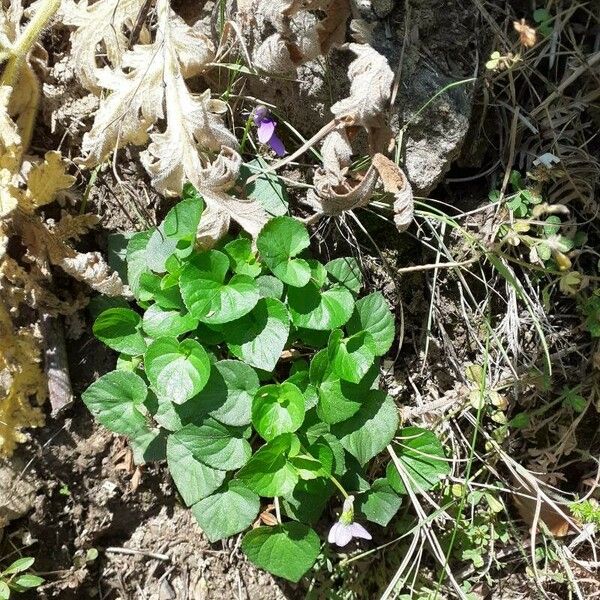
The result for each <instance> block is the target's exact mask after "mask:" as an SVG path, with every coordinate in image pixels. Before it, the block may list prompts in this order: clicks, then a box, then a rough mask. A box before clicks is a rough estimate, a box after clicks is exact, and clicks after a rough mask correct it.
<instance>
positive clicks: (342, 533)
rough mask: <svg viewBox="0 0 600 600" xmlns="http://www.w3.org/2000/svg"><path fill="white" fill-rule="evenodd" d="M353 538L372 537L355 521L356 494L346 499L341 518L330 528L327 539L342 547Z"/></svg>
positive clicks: (368, 538) (365, 538)
mask: <svg viewBox="0 0 600 600" xmlns="http://www.w3.org/2000/svg"><path fill="white" fill-rule="evenodd" d="M352 538H362V539H364V540H370V539H372V538H371V534H370V533H369V532H368V531H367V530H366V529H365V528H364V527H363V526H362V525H361V524H360V523H355V522H354V496H348V497H347V498H346V499H345V500H344V507H343V509H342V514H341V515H340V518H339V520H338V521H337V523H334V524H333V526H332V527H331V529H330V530H329V536H328V537H327V541H328V542H329V543H330V544H337V545H338V546H340V547H341V546H345V545H346V544H348V543H349V542H350V541H351V540H352Z"/></svg>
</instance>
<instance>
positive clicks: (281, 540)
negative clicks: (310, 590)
mask: <svg viewBox="0 0 600 600" xmlns="http://www.w3.org/2000/svg"><path fill="white" fill-rule="evenodd" d="M242 550H243V551H244V554H245V555H246V556H247V557H248V558H249V559H250V560H251V561H252V562H253V563H254V564H255V565H256V566H257V567H260V568H262V569H265V570H266V571H269V573H273V575H277V576H278V577H283V578H285V579H288V580H289V581H293V582H298V581H300V579H301V578H302V576H303V575H304V574H305V573H306V572H307V571H308V570H309V569H310V568H311V567H312V566H313V564H314V563H315V560H317V556H318V555H319V550H320V542H319V536H318V535H317V534H316V533H315V532H314V531H313V530H312V529H311V528H310V527H308V525H304V524H303V523H296V522H291V523H285V524H284V525H277V526H275V527H257V528H256V529H253V530H252V531H249V532H248V533H247V534H246V535H245V536H244V539H243V540H242Z"/></svg>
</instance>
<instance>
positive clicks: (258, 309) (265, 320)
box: [223, 298, 290, 371]
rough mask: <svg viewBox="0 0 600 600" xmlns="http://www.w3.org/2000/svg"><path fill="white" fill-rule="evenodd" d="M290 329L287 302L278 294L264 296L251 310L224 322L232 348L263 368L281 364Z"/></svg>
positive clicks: (254, 364)
mask: <svg viewBox="0 0 600 600" xmlns="http://www.w3.org/2000/svg"><path fill="white" fill-rule="evenodd" d="M289 331H290V320H289V315H288V312H287V310H286V308H285V305H284V304H283V303H282V302H280V301H279V300H275V299H274V298H262V299H261V300H259V301H258V303H257V304H256V306H255V307H254V308H253V309H252V311H251V312H250V313H248V314H247V315H245V316H243V317H242V318H241V319H238V320H237V321H233V322H231V323H226V324H225V325H224V326H223V333H224V335H225V339H226V341H227V347H228V348H229V350H230V352H231V353H232V354H233V355H235V356H237V357H238V358H240V359H241V360H243V361H244V362H246V363H247V364H249V365H251V366H253V367H256V368H257V369H262V370H263V371H272V370H273V369H274V368H275V366H276V365H277V361H278V360H279V357H280V356H281V352H282V351H283V349H284V347H285V343H286V341H287V338H288V335H289Z"/></svg>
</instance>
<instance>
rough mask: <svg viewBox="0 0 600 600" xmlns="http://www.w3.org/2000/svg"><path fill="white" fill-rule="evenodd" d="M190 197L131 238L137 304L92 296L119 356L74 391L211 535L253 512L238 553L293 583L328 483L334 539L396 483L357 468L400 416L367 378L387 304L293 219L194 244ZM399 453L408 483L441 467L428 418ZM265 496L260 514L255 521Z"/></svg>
mask: <svg viewBox="0 0 600 600" xmlns="http://www.w3.org/2000/svg"><path fill="white" fill-rule="evenodd" d="M188 191H189V190H188ZM202 206H203V205H202V199H201V198H200V197H199V196H197V195H196V194H195V193H193V191H192V192H189V193H188V195H187V196H186V197H184V199H183V200H182V201H181V202H180V203H179V204H177V206H175V207H174V208H173V209H172V210H171V212H169V214H168V215H167V216H166V218H165V221H164V222H163V223H162V224H161V225H160V226H159V227H158V228H156V229H154V230H150V231H144V232H141V233H136V234H135V235H133V236H132V237H131V239H130V241H129V244H128V248H127V253H126V263H127V265H126V266H127V278H128V284H129V287H130V289H131V291H132V293H133V294H134V296H135V298H136V300H137V304H138V306H139V308H140V310H137V309H135V310H134V309H133V308H129V307H125V306H123V304H122V302H119V303H118V304H116V305H114V306H111V305H107V304H106V303H97V305H102V306H103V307H104V310H103V311H102V312H101V313H100V314H99V315H98V316H97V318H96V321H95V324H94V333H95V334H96V335H97V336H98V337H99V338H100V339H101V340H102V341H103V342H104V343H105V344H106V345H108V346H109V347H110V348H113V349H114V350H116V351H117V352H119V353H120V354H119V358H118V361H117V368H116V370H114V371H112V372H110V373H107V374H106V375H104V376H102V377H100V378H99V379H98V380H97V381H96V382H94V383H92V385H90V386H89V388H88V389H87V390H86V391H85V392H84V394H83V400H84V402H85V404H86V405H87V407H88V408H89V410H90V411H91V412H92V413H93V414H94V415H95V417H96V418H97V419H98V420H99V421H100V422H101V423H102V424H103V425H104V426H106V427H107V428H109V429H110V430H112V431H113V432H115V433H118V434H122V435H125V436H127V437H128V438H129V440H130V442H131V445H132V448H133V450H134V455H135V458H136V460H137V461H138V462H144V461H151V460H162V459H166V461H167V465H168V468H169V470H170V473H171V475H172V477H173V480H174V482H175V485H176V487H177V490H178V492H179V494H180V496H181V498H182V500H183V502H184V503H185V504H186V505H187V506H189V507H191V510H192V512H193V514H194V515H195V517H196V519H197V521H198V523H199V524H200V526H201V527H202V529H203V530H204V532H205V533H206V535H207V536H208V538H209V539H210V540H211V541H216V540H219V539H222V538H225V537H228V536H231V535H234V534H237V533H239V532H242V531H244V530H246V529H248V528H250V527H252V526H253V525H254V526H255V527H254V528H253V529H251V530H250V531H249V532H248V533H246V534H245V536H244V538H243V541H242V545H241V547H242V549H243V551H244V552H245V553H246V555H247V556H248V558H249V559H250V560H251V561H253V562H254V563H255V564H256V565H258V566H259V567H262V568H264V569H266V570H268V571H270V572H271V573H274V574H276V575H278V576H281V577H284V578H287V579H289V580H291V581H298V580H299V579H300V578H301V577H302V575H303V574H304V573H305V572H306V571H307V570H308V569H310V568H311V566H312V565H313V563H314V562H315V560H316V559H317V557H318V555H319V553H320V551H321V542H320V538H319V536H318V535H317V533H316V532H315V531H314V529H313V526H314V525H315V524H316V523H317V522H318V521H319V519H320V517H321V515H322V513H323V512H324V510H325V508H326V507H327V505H328V503H329V501H330V499H332V497H333V496H334V495H335V494H337V493H339V494H340V495H341V497H340V496H338V497H337V500H336V502H337V503H338V505H339V502H340V500H341V499H342V498H343V499H344V511H343V512H342V515H341V516H340V518H339V521H338V522H337V523H335V524H334V527H335V532H336V536H335V538H334V540H335V543H337V544H338V545H345V544H346V543H348V542H349V541H350V539H351V538H352V537H353V536H354V537H363V538H367V539H370V534H369V533H368V532H367V531H366V530H365V529H364V527H362V526H361V525H360V524H358V523H353V519H354V516H355V515H356V517H357V518H360V519H366V520H368V521H371V522H373V523H376V524H378V525H381V526H385V525H387V524H388V523H389V521H390V520H391V519H392V518H393V516H394V515H395V513H396V512H397V511H398V509H399V507H400V504H401V498H400V496H399V494H403V493H405V492H406V490H404V489H403V488H402V484H401V482H399V481H398V480H397V478H394V476H393V474H392V473H393V471H389V472H388V475H387V479H386V478H380V479H377V480H375V481H374V482H373V483H372V485H371V484H369V482H368V481H367V473H368V472H377V469H379V470H380V471H381V467H376V468H375V469H373V468H370V467H368V464H369V463H370V462H371V461H372V459H373V458H374V457H375V456H376V455H378V454H379V453H380V452H381V451H382V450H384V449H385V448H386V446H387V445H388V444H389V443H390V442H391V441H392V440H393V438H394V436H395V435H396V433H397V428H398V413H397V410H396V406H395V405H394V402H393V401H392V399H391V398H390V397H388V396H387V395H386V394H385V393H384V392H383V391H381V390H380V389H379V385H378V377H379V357H381V356H383V355H384V354H385V353H386V352H388V350H389V349H390V347H391V345H392V343H393V340H394V317H393V315H392V313H391V312H390V310H389V308H388V306H387V304H386V301H385V300H384V298H383V296H382V295H381V294H380V293H379V292H375V293H371V294H368V295H366V296H363V297H362V298H359V294H360V291H361V289H362V277H361V272H360V269H359V266H358V264H357V262H356V261H355V260H354V259H352V258H337V259H335V260H332V261H330V262H328V263H326V264H322V263H321V262H319V261H318V260H315V259H314V258H311V256H310V254H309V253H308V249H309V245H310V238H309V234H308V231H307V230H306V228H305V227H304V226H303V225H302V224H301V223H300V222H299V221H296V220H294V219H292V218H290V217H287V216H278V217H275V218H273V219H271V220H270V221H269V222H268V223H267V224H266V225H265V226H264V228H263V229H262V231H261V232H260V233H259V235H258V237H257V240H256V249H255V248H254V246H253V244H252V241H251V240H250V239H248V238H246V237H244V236H243V235H240V236H238V237H237V238H236V239H233V240H231V239H229V240H228V241H225V242H223V243H222V244H221V245H219V246H218V247H216V248H213V249H210V250H202V249H198V248H196V247H195V246H194V239H193V235H192V232H194V231H195V230H196V229H197V227H198V224H199V221H200V219H201V214H202ZM404 438H406V439H404ZM403 444H405V445H406V452H404V450H403ZM399 456H400V459H401V460H402V461H404V463H405V465H406V466H407V468H410V470H411V473H413V472H414V473H415V475H416V479H415V487H416V489H421V488H422V489H430V488H431V487H432V486H433V485H435V484H436V482H437V481H438V480H439V478H440V476H443V475H444V474H446V473H447V471H448V465H447V463H446V462H444V460H443V458H444V454H443V449H442V448H441V445H440V444H439V442H438V441H437V438H435V436H434V435H433V434H432V433H431V432H428V431H425V430H419V429H415V430H413V429H412V428H409V429H408V430H404V433H403V434H402V436H401V443H400V446H399ZM422 461H424V464H425V466H426V468H425V470H422V469H421V463H422ZM355 498H356V510H355V509H354V500H355ZM264 499H266V500H264ZM261 508H262V512H261ZM269 510H274V511H275V515H272V516H271V518H270V519H268V518H263V519H262V520H263V522H265V523H269V525H270V526H269V525H263V526H257V525H258V524H259V523H260V521H261V519H259V513H260V514H262V515H263V517H264V513H265V511H269ZM330 520H331V518H330ZM273 522H276V523H277V524H276V525H275V526H272V524H273ZM332 530H333V528H332ZM330 538H331V535H330ZM332 539H333V538H332Z"/></svg>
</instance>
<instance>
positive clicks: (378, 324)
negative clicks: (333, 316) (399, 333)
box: [347, 292, 395, 356]
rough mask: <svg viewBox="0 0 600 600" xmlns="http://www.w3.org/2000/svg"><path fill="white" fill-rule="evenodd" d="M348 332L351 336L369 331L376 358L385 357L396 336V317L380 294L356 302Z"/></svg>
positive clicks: (373, 294)
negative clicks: (373, 343)
mask: <svg viewBox="0 0 600 600" xmlns="http://www.w3.org/2000/svg"><path fill="white" fill-rule="evenodd" d="M347 330H348V333H349V334H350V335H352V334H355V333H359V332H360V331H368V332H369V333H370V334H371V335H372V336H373V340H374V342H375V355H376V356H383V355H384V354H385V353H386V352H387V351H388V350H389V349H390V348H391V346H392V342H393V341H394V336H395V326H394V315H393V314H392V312H391V311H390V309H389V307H388V304H387V302H386V301H385V298H384V297H383V295H382V294H381V293H380V292H374V293H372V294H369V295H368V296H365V297H364V298H361V299H360V300H358V301H357V302H356V308H355V310H354V314H353V315H352V318H351V319H350V321H348V326H347Z"/></svg>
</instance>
